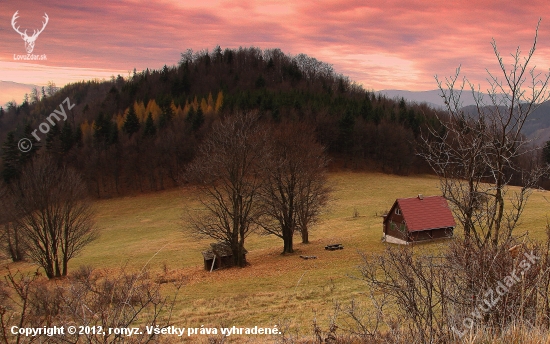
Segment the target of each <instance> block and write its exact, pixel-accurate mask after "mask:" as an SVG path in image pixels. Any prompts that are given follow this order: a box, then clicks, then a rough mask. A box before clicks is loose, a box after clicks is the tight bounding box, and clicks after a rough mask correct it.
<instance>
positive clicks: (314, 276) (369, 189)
mask: <svg viewBox="0 0 550 344" xmlns="http://www.w3.org/2000/svg"><path fill="white" fill-rule="evenodd" d="M330 182H331V183H332V185H333V187H334V189H335V192H334V195H333V200H332V202H331V204H330V211H329V212H328V213H327V214H325V215H324V216H323V219H322V221H321V222H320V223H319V224H318V225H317V226H315V227H314V228H313V230H312V232H311V234H310V238H311V243H310V244H308V245H304V244H301V243H299V242H300V239H299V236H296V237H295V242H296V243H297V244H296V245H295V248H296V253H295V254H292V255H285V256H282V255H281V254H280V252H281V251H282V242H281V241H280V240H279V239H277V238H274V237H266V236H259V235H251V236H250V237H249V238H248V241H247V244H246V248H247V249H248V251H249V255H248V260H249V262H250V266H248V267H246V268H243V269H238V268H235V269H229V270H222V271H216V272H213V273H209V272H206V271H204V270H203V267H202V265H203V262H202V256H201V254H200V251H201V250H204V249H205V248H206V247H208V244H209V243H210V240H197V239H196V238H194V237H193V236H192V235H191V234H190V233H187V232H184V231H183V230H182V228H183V227H184V226H185V221H184V220H183V218H184V217H185V213H186V212H187V211H189V210H193V209H197V208H198V207H199V203H198V194H197V191H196V190H194V189H192V188H188V189H184V190H180V189H178V190H168V191H164V192H159V193H154V194H148V195H140V196H135V197H124V198H119V199H110V200H101V201H98V202H97V203H96V207H97V212H98V216H97V224H98V226H99V227H100V228H101V237H100V239H99V240H97V241H95V242H94V243H92V244H91V245H89V246H88V247H87V248H86V249H85V250H84V252H83V253H82V254H81V255H80V256H79V257H77V258H75V259H73V260H72V261H71V262H70V269H75V268H76V267H78V266H80V265H90V266H93V267H95V268H107V269H113V270H114V271H116V269H118V268H120V267H121V266H127V267H128V268H130V269H136V270H138V269H143V268H144V267H147V268H148V269H149V270H150V272H151V273H152V275H153V276H158V277H157V278H158V279H159V280H162V281H164V282H171V281H178V280H185V281H186V285H185V286H184V288H183V289H182V291H180V295H179V298H178V303H177V306H176V310H175V314H174V315H175V319H176V324H177V325H179V326H185V327H191V326H192V327H200V326H201V325H205V326H233V325H235V326H243V327H244V326H254V325H258V326H265V327H267V326H273V325H274V324H275V323H280V322H282V321H287V322H289V324H290V328H291V329H296V330H298V331H299V332H300V333H303V334H306V333H307V334H309V333H311V328H312V325H311V324H312V320H313V319H314V317H315V316H316V315H317V319H318V321H319V322H320V323H321V324H323V323H326V320H327V316H328V315H329V314H330V313H331V312H332V310H333V306H334V302H335V301H340V302H346V301H349V300H351V299H352V298H358V299H365V296H364V294H365V292H366V290H365V286H364V284H363V283H362V282H361V281H360V280H358V279H354V278H352V277H353V276H358V273H357V270H356V266H357V265H358V264H359V263H360V258H359V255H358V253H357V252H358V251H362V252H367V253H369V252H381V251H382V250H383V248H384V245H385V244H383V243H382V242H381V240H380V239H381V237H382V225H381V222H382V220H381V217H380V215H381V214H382V213H383V212H384V211H385V210H388V209H389V208H390V207H391V205H392V204H393V202H394V200H395V199H396V198H398V197H413V196H416V195H417V194H419V193H421V194H424V195H437V194H439V190H438V188H437V186H438V181H437V179H436V178H434V177H431V176H411V177H399V176H392V175H385V174H379V173H352V172H338V173H332V174H331V176H330ZM547 195H548V196H547ZM547 197H548V198H549V199H550V194H549V193H547V192H538V191H535V192H534V193H533V195H532V198H531V199H530V202H529V204H528V205H527V209H526V210H525V213H524V215H523V222H522V224H521V227H520V229H519V231H529V232H530V234H531V236H533V237H540V238H542V237H543V236H544V230H545V229H544V227H545V224H546V216H547V209H548V201H547V200H546V198H547ZM329 243H341V244H343V245H344V247H345V249H344V250H338V251H325V250H324V246H325V245H327V244H329ZM439 245H441V243H432V244H425V245H420V246H419V247H420V249H421V250H425V249H429V250H432V249H436V250H437V248H438V246H439ZM299 255H315V256H317V259H314V260H302V259H300V258H299ZM10 266H11V268H12V269H17V268H19V269H23V270H29V269H33V267H32V266H31V265H30V264H11V265H10ZM0 273H2V272H1V271H0ZM165 289H166V291H167V292H168V293H169V292H170V290H171V283H166V284H165Z"/></svg>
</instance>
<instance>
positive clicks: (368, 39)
mask: <svg viewBox="0 0 550 344" xmlns="http://www.w3.org/2000/svg"><path fill="white" fill-rule="evenodd" d="M0 6H1V9H2V11H0V40H1V41H2V42H3V43H4V44H3V47H2V49H0V61H2V62H3V63H2V66H6V65H8V66H9V65H10V64H9V63H10V62H13V54H22V53H24V44H23V41H22V40H21V38H20V37H19V36H18V35H17V34H16V33H15V32H14V31H13V29H12V28H11V24H10V21H11V16H12V15H13V13H14V12H15V11H16V10H19V13H20V21H21V25H22V27H23V26H25V27H29V29H32V28H33V27H34V26H36V25H40V23H41V16H42V15H43V13H44V12H47V13H48V15H49V17H50V23H49V24H48V27H47V28H46V29H45V30H44V32H43V33H42V34H41V35H40V37H39V38H38V40H37V43H36V48H35V52H34V53H35V54H47V56H48V60H47V61H45V62H40V63H41V64H42V65H44V66H46V67H48V66H51V67H67V68H86V69H101V70H102V71H103V72H105V70H107V71H114V72H116V71H128V70H132V69H133V68H137V69H138V70H141V69H145V68H155V69H156V68H160V67H162V66H163V65H164V64H167V65H172V64H176V63H177V62H178V60H179V58H180V53H181V52H183V51H185V50H186V49H187V48H192V49H194V50H200V49H207V48H209V49H212V48H213V47H214V46H215V45H217V44H219V45H220V46H222V48H225V47H230V48H236V47H239V46H258V47H261V48H275V47H278V48H281V49H282V50H283V51H285V52H289V53H292V54H298V53H305V54H308V55H310V56H313V57H315V58H317V59H319V60H323V61H325V62H327V63H331V64H333V65H334V67H335V69H336V71H338V72H341V73H343V74H346V75H349V76H350V78H351V79H352V80H356V81H358V82H359V83H362V84H363V85H364V86H365V87H366V88H368V89H389V88H400V89H410V90H425V89H433V88H435V87H436V84H435V81H434V79H433V76H434V75H435V74H438V75H440V76H442V77H444V76H448V75H450V74H452V73H454V71H455V68H456V67H458V66H459V65H462V70H463V72H464V73H465V74H466V75H467V76H468V77H469V78H470V79H471V80H472V81H474V82H476V83H478V82H481V83H482V82H483V81H484V79H485V77H486V74H485V72H484V71H485V68H489V69H491V70H495V68H496V67H498V65H497V64H496V58H495V57H494V56H493V54H492V48H491V46H490V42H491V39H492V38H495V40H496V41H497V44H498V45H499V48H500V49H501V51H502V54H503V55H504V56H508V53H510V52H513V51H514V50H515V48H516V47H517V46H518V45H520V46H521V48H522V49H523V51H525V52H527V50H528V49H529V48H530V44H532V39H533V35H534V31H535V27H536V23H537V21H538V19H539V17H542V18H543V21H542V23H541V26H540V30H539V36H540V40H539V50H538V51H537V59H536V62H537V65H538V66H540V67H544V68H546V69H548V66H549V65H550V61H548V60H547V59H545V56H548V55H549V54H548V53H549V52H550V16H549V15H548V14H550V13H549V12H550V8H548V6H546V4H545V3H543V2H542V1H532V2H528V3H527V2H498V3H497V2H492V1H476V2H475V3H472V2H470V1H457V2H453V3H449V2H425V1H385V2H372V3H368V2H365V1H358V0H340V1H309V2H291V1H228V0H221V1H216V0H205V1H200V2H193V3H191V4H186V3H180V2H177V1H172V2H167V1H163V2H158V1H130V0H122V1H116V2H114V1H107V0H99V1H92V0H84V1H80V2H78V4H69V3H65V2H64V1H61V0H53V1H49V2H47V3H45V2H39V1H37V0H32V1H29V2H26V3H24V5H23V4H21V3H18V2H15V1H13V0H10V1H4V2H3V3H2V5H0ZM544 18H548V19H544ZM547 21H548V22H547ZM33 25H34V26H33ZM0 68H2V69H0V71H1V73H2V75H7V72H8V71H9V67H0ZM5 68H8V69H5ZM56 70H57V69H56ZM10 75H12V73H10ZM38 76H39V75H38ZM1 78H2V77H0V79H1ZM14 81H17V80H14Z"/></svg>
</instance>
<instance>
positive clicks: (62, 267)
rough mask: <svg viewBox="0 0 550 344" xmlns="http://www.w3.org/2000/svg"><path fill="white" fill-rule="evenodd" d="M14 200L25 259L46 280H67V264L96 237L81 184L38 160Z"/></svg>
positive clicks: (76, 177)
mask: <svg viewBox="0 0 550 344" xmlns="http://www.w3.org/2000/svg"><path fill="white" fill-rule="evenodd" d="M13 196H14V199H15V205H16V208H15V209H16V212H17V214H16V220H15V225H16V226H18V227H19V229H20V231H21V234H22V236H23V237H24V238H25V242H26V246H27V248H28V250H27V254H28V256H29V257H30V258H31V259H32V260H33V261H34V262H36V263H37V264H38V265H40V266H41V267H42V268H44V270H45V272H46V275H47V276H48V278H54V277H61V276H66V275H67V270H68V262H69V260H70V259H71V258H73V257H74V256H76V255H77V254H78V253H79V252H80V251H81V250H82V249H83V248H84V247H85V246H86V245H87V244H88V243H90V242H91V241H92V240H94V239H95V238H96V237H97V234H98V231H97V228H96V227H95V225H94V212H93V210H92V206H91V203H90V202H89V201H88V200H87V198H86V197H87V192H86V187H85V184H84V182H83V180H82V179H81V178H80V176H79V175H78V174H77V172H75V171H73V170H70V169H67V168H65V167H63V166H58V165H57V163H56V162H55V161H54V159H52V158H51V157H48V156H39V157H38V158H37V159H35V160H34V161H32V162H31V163H29V164H28V165H27V167H26V168H25V169H24V170H23V172H22V174H21V178H20V180H19V181H18V183H17V185H16V186H15V187H14V189H13Z"/></svg>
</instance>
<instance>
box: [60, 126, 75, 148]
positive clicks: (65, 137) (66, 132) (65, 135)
mask: <svg viewBox="0 0 550 344" xmlns="http://www.w3.org/2000/svg"><path fill="white" fill-rule="evenodd" d="M60 138H61V150H62V151H63V153H67V152H68V151H70V150H71V148H73V146H74V142H75V141H74V139H75V137H74V135H73V128H72V127H71V125H70V124H69V122H67V121H65V124H63V128H62V129H61V136H60Z"/></svg>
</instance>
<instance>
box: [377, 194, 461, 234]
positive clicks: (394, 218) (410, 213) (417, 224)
mask: <svg viewBox="0 0 550 344" xmlns="http://www.w3.org/2000/svg"><path fill="white" fill-rule="evenodd" d="M455 227H456V222H455V220H454V218H453V214H452V212H451V209H450V208H449V205H448V204H447V200H446V199H445V198H443V197H441V196H429V197H424V196H422V195H418V196H417V197H412V198H398V199H397V200H395V203H394V204H393V206H392V207H391V209H390V211H389V212H388V214H387V215H384V221H383V231H384V238H383V240H384V241H386V242H391V243H395V244H409V243H413V242H419V241H428V240H434V239H442V238H451V237H452V236H453V230H454V228H455Z"/></svg>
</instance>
